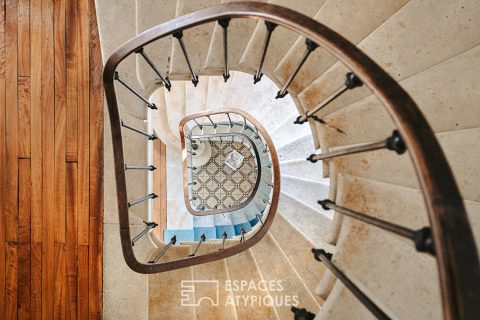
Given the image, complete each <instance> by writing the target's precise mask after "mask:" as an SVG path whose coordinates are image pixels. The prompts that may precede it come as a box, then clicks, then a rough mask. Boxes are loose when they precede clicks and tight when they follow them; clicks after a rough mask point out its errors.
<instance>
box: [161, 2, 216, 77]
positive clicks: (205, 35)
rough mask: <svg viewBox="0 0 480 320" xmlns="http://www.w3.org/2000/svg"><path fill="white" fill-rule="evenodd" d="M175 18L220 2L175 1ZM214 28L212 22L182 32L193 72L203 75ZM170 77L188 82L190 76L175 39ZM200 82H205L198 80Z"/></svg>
mask: <svg viewBox="0 0 480 320" xmlns="http://www.w3.org/2000/svg"><path fill="white" fill-rule="evenodd" d="M176 3H177V9H176V13H175V16H177V17H179V16H182V15H185V14H187V13H190V12H194V11H197V10H199V9H202V8H205V7H209V6H213V5H215V4H218V3H220V0H202V1H190V0H177V1H176ZM214 27H215V23H214V22H210V23H206V24H202V25H200V26H196V27H193V28H190V29H187V30H184V31H183V41H184V43H185V47H186V49H187V52H188V56H189V58H190V62H191V64H192V68H193V70H194V72H195V73H196V74H197V75H199V74H204V68H203V66H204V64H205V60H206V58H207V54H208V48H209V46H210V38H211V37H212V34H213V29H214ZM171 57H172V59H171V65H170V76H171V77H172V79H181V80H190V79H191V74H190V70H189V68H188V65H187V62H186V60H185V57H184V55H183V52H182V49H181V47H180V45H179V42H178V40H177V39H174V42H173V47H172V55H171ZM200 81H205V80H202V79H200Z"/></svg>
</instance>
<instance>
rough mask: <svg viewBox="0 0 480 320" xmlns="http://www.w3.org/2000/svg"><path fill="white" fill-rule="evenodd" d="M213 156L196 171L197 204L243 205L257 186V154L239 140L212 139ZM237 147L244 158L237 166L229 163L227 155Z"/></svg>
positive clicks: (211, 207) (194, 191) (219, 207)
mask: <svg viewBox="0 0 480 320" xmlns="http://www.w3.org/2000/svg"><path fill="white" fill-rule="evenodd" d="M210 145H211V147H212V156H211V158H210V160H209V161H208V162H207V164H205V165H204V166H201V167H198V168H197V169H196V170H194V171H193V181H194V182H196V184H195V185H193V188H192V190H193V196H194V197H196V198H197V199H196V200H194V201H193V205H194V206H195V207H196V208H202V207H204V206H205V210H212V209H224V208H228V207H231V206H235V205H240V204H241V203H243V202H244V201H246V200H247V199H248V197H249V196H250V195H251V194H252V192H253V189H254V188H255V181H256V179H257V168H256V165H255V162H256V161H255V157H254V155H253V154H252V153H251V152H250V151H249V150H248V148H247V147H245V146H244V145H243V144H242V143H239V142H222V143H220V142H219V141H211V142H210ZM233 150H236V151H237V152H239V153H240V154H241V155H242V156H244V157H245V158H244V160H243V163H242V165H241V166H240V167H239V168H238V169H237V170H233V169H231V168H230V167H229V166H227V165H226V164H225V158H226V157H227V156H228V154H229V153H230V152H232V151H233Z"/></svg>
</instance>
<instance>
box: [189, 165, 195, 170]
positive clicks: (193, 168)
mask: <svg viewBox="0 0 480 320" xmlns="http://www.w3.org/2000/svg"><path fill="white" fill-rule="evenodd" d="M187 168H188V169H192V170H197V167H191V166H187Z"/></svg>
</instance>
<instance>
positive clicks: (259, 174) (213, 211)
mask: <svg viewBox="0 0 480 320" xmlns="http://www.w3.org/2000/svg"><path fill="white" fill-rule="evenodd" d="M230 113H233V112H230ZM235 136H237V137H242V138H243V139H245V140H247V141H248V143H249V144H250V145H251V146H252V148H253V152H254V154H255V159H256V161H257V168H258V169H257V177H256V179H255V186H254V188H253V190H252V193H251V194H250V196H249V197H248V198H247V199H246V200H245V201H243V202H242V203H241V204H239V205H236V206H232V207H228V208H224V209H211V210H208V211H199V210H195V209H194V208H192V206H191V204H190V197H189V193H190V192H189V190H188V189H189V188H188V169H187V166H188V164H187V155H186V154H185V153H186V149H184V148H183V146H185V135H184V134H183V127H182V128H181V129H180V140H181V141H182V151H184V153H183V154H182V157H183V159H182V166H183V198H184V200H185V207H186V208H187V210H188V212H190V213H191V214H193V215H195V216H208V215H212V214H221V213H226V212H233V211H237V210H240V209H242V208H244V207H245V206H247V205H248V204H249V203H250V202H251V201H252V200H253V198H255V195H256V193H257V190H258V187H259V186H260V180H261V178H262V164H261V161H260V153H259V152H258V149H257V146H256V145H255V142H253V140H252V139H250V137H249V136H247V135H245V134H243V133H238V132H230V133H215V134H205V135H201V136H193V137H192V139H197V138H199V139H201V138H216V137H235Z"/></svg>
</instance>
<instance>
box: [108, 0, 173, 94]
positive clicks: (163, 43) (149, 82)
mask: <svg viewBox="0 0 480 320" xmlns="http://www.w3.org/2000/svg"><path fill="white" fill-rule="evenodd" d="M130 2H132V3H134V2H133V1H130ZM116 6H117V3H115V6H112V7H116ZM176 7H177V3H176V1H162V2H161V3H159V2H158V1H155V0H138V1H136V7H135V8H136V19H135V20H136V29H137V30H136V31H137V34H139V33H141V32H143V31H145V30H147V29H150V28H152V27H154V26H157V25H159V24H161V23H164V22H167V21H169V20H171V19H173V18H174V17H175V11H176ZM126 12H128V14H129V16H134V17H135V15H134V14H132V12H135V9H133V11H132V10H131V11H126ZM116 19H119V20H118V21H122V23H121V25H123V24H126V23H127V22H126V21H125V20H124V19H122V18H120V17H117V18H116ZM114 25H115V26H116V28H118V25H119V24H118V23H116V24H114ZM117 33H119V34H121V31H120V30H118V29H117V30H116V31H114V32H113V33H112V34H117ZM172 45H173V37H172V36H168V37H165V38H162V39H161V40H157V41H155V42H153V43H151V44H149V45H147V46H145V48H144V50H145V53H146V54H147V55H148V57H149V58H150V60H152V62H153V63H154V64H155V66H156V67H157V68H158V70H159V71H160V73H161V74H162V76H163V77H166V76H168V73H169V68H170V62H171V61H170V60H171V56H172ZM136 59H137V63H138V64H137V77H138V80H139V81H140V83H141V84H142V85H143V87H144V88H146V89H150V88H151V87H152V86H154V84H155V83H158V82H159V81H160V79H159V78H158V76H157V75H156V74H155V72H154V71H153V70H152V68H151V67H150V66H149V65H148V64H147V63H146V62H145V60H144V59H143V57H141V56H137V57H136ZM104 61H105V60H104Z"/></svg>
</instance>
